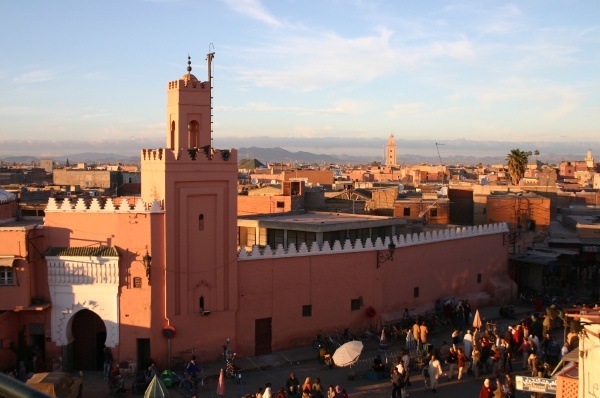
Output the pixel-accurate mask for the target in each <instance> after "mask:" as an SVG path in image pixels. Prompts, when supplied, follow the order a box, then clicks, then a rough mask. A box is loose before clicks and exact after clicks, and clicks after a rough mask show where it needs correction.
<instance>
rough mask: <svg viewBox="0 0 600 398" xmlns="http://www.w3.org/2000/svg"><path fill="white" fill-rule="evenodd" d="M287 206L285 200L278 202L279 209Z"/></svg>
mask: <svg viewBox="0 0 600 398" xmlns="http://www.w3.org/2000/svg"><path fill="white" fill-rule="evenodd" d="M284 207H285V203H283V202H277V208H278V209H283V208H284Z"/></svg>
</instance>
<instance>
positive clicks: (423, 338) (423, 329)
mask: <svg viewBox="0 0 600 398" xmlns="http://www.w3.org/2000/svg"><path fill="white" fill-rule="evenodd" d="M428 337H429V329H428V328H427V325H426V324H425V321H423V322H421V326H420V327H419V340H420V342H421V346H422V347H423V349H425V345H426V344H427V338H428Z"/></svg>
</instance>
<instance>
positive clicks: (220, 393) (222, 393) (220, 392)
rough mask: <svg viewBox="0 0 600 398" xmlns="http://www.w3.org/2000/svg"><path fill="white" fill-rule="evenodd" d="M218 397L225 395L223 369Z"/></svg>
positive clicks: (218, 386)
mask: <svg viewBox="0 0 600 398" xmlns="http://www.w3.org/2000/svg"><path fill="white" fill-rule="evenodd" d="M217 395H219V396H221V397H222V396H223V395H225V374H224V372H223V369H221V373H219V381H218V383H217Z"/></svg>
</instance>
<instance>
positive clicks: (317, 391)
mask: <svg viewBox="0 0 600 398" xmlns="http://www.w3.org/2000/svg"><path fill="white" fill-rule="evenodd" d="M244 398H348V394H347V393H346V389H344V388H342V387H340V386H339V385H336V386H333V385H330V386H329V387H327V388H326V387H324V386H323V385H322V384H321V379H319V378H318V377H316V378H314V379H311V378H310V377H307V378H306V379H304V383H302V384H300V380H298V378H296V373H295V372H292V373H290V377H289V378H288V379H287V380H286V382H285V387H283V386H282V387H280V388H279V389H278V390H277V391H275V390H273V387H272V384H271V383H266V384H265V386H264V388H263V387H259V388H258V389H257V391H256V393H254V394H246V395H245V396H244Z"/></svg>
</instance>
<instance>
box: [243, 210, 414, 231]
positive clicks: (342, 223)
mask: <svg viewBox="0 0 600 398" xmlns="http://www.w3.org/2000/svg"><path fill="white" fill-rule="evenodd" d="M404 224H406V220H405V219H403V218H396V217H382V216H370V215H364V214H348V213H328V212H306V213H284V214H265V215H252V216H241V217H238V226H245V227H251V226H253V227H256V226H259V227H263V228H275V229H292V230H308V231H314V232H326V231H337V230H341V229H361V228H375V227H385V226H392V225H404Z"/></svg>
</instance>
